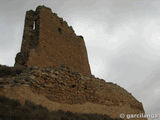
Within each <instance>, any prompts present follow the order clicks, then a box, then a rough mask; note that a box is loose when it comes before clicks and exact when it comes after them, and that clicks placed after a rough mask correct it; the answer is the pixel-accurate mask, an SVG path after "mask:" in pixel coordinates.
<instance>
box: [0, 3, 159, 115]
mask: <svg viewBox="0 0 160 120" xmlns="http://www.w3.org/2000/svg"><path fill="white" fill-rule="evenodd" d="M40 4H43V2H42V0H27V1H25V0H14V1H13V0H0V28H1V30H0V64H7V65H13V64H14V57H15V55H16V53H17V52H18V51H19V50H20V45H21V41H22V33H23V26H24V17H25V12H26V10H29V9H35V8H36V6H37V5H40ZM44 4H45V5H46V6H48V7H50V8H52V11H53V12H56V13H58V15H59V16H60V17H63V18H64V19H65V20H66V21H67V22H68V23H69V25H72V26H73V28H74V30H75V32H76V33H77V34H81V35H83V36H84V38H85V42H86V46H87V50H88V55H89V62H90V65H91V69H92V73H93V74H94V75H95V76H97V77H100V78H103V79H105V80H106V81H112V82H115V83H117V84H119V85H120V86H122V87H124V88H125V89H127V90H128V91H129V92H131V93H132V94H133V95H134V96H135V97H136V98H137V99H138V100H139V101H141V102H143V105H144V107H145V111H146V112H147V113H160V106H159V104H158V103H159V100H160V97H159V96H160V87H159V86H160V80H159V79H160V7H159V6H160V0H80V1H79V0H46V1H45V2H44Z"/></svg>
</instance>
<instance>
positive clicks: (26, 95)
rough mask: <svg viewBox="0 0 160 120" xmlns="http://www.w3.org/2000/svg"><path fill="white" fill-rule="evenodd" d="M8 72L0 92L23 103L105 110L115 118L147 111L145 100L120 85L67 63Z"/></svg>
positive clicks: (1, 80)
mask: <svg viewBox="0 0 160 120" xmlns="http://www.w3.org/2000/svg"><path fill="white" fill-rule="evenodd" d="M8 69H10V68H8ZM4 76H5V77H1V78H0V96H2V95H3V96H6V97H7V98H12V99H16V100H19V101H20V102H21V104H24V103H25V101H31V102H33V103H35V104H40V105H42V106H44V107H46V108H47V109H48V110H50V111H57V110H63V111H70V112H73V113H87V114H95V113H96V114H102V115H103V114H105V115H108V116H110V117H111V118H113V119H115V118H119V116H120V114H121V113H124V114H140V113H144V109H143V105H142V103H140V102H138V101H137V100H136V99H135V98H134V97H133V96H132V95H131V94H130V93H128V92H127V91H126V90H125V89H123V88H121V87H120V86H118V85H116V84H113V83H107V82H105V81H104V80H102V79H98V78H95V77H94V76H87V75H83V74H81V73H77V72H73V71H71V70H70V69H69V68H67V67H65V66H63V65H62V66H60V67H46V68H44V67H43V68H40V67H28V68H27V69H25V70H23V72H21V74H19V73H17V75H16V74H14V75H11V76H6V75H4ZM124 120H126V119H124ZM132 120H146V119H142V118H141V119H132Z"/></svg>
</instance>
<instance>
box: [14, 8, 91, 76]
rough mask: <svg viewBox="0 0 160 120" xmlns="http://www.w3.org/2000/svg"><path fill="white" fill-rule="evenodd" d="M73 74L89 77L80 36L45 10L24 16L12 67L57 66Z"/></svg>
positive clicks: (41, 9)
mask: <svg viewBox="0 0 160 120" xmlns="http://www.w3.org/2000/svg"><path fill="white" fill-rule="evenodd" d="M61 64H64V65H66V66H68V67H69V68H70V69H71V70H72V71H75V72H80V73H83V74H88V75H90V74H91V71H90V66H89V62H88V56H87V51H86V47H85V43H84V40H83V37H82V36H76V34H75V33H74V30H73V29H72V27H69V26H68V24H67V23H66V22H65V21H63V19H62V18H59V17H58V16H57V15H56V14H55V13H52V11H51V9H49V8H46V7H44V6H39V7H37V9H36V11H35V12H34V11H28V12H27V13H26V19H25V27H24V36H23V41H22V48H21V52H20V53H18V54H17V56H16V63H15V66H18V65H23V66H27V67H28V66H40V67H47V66H53V65H54V66H59V65H61Z"/></svg>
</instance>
